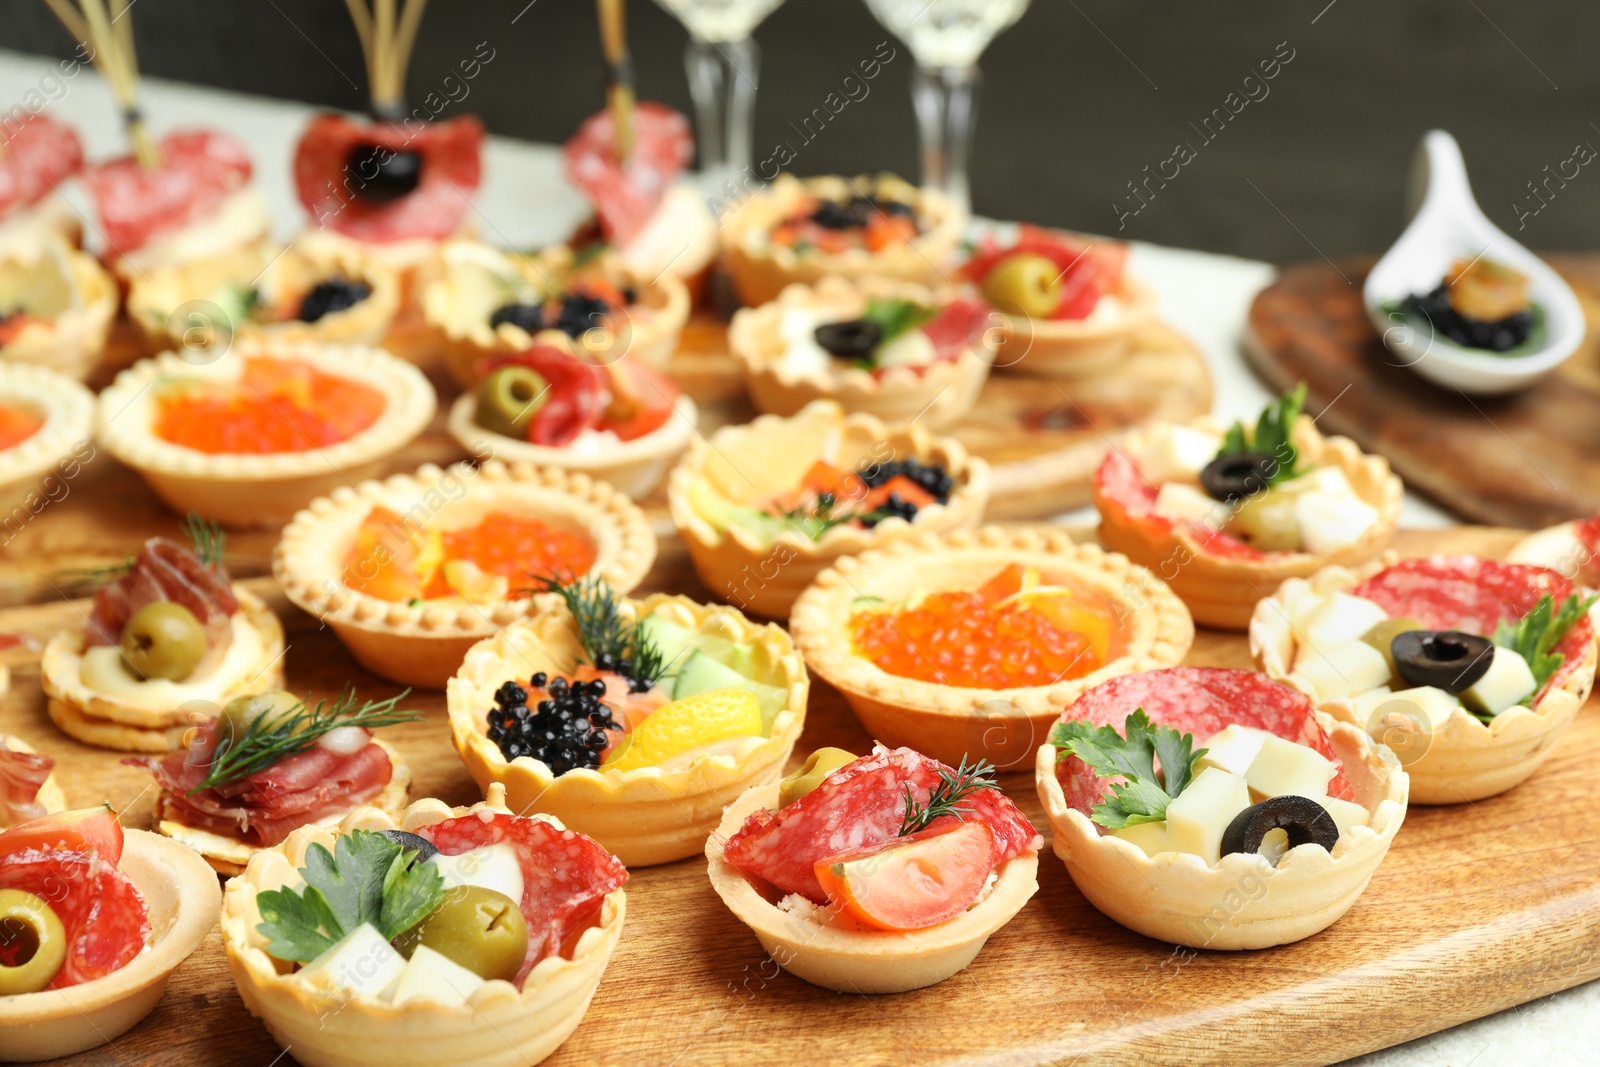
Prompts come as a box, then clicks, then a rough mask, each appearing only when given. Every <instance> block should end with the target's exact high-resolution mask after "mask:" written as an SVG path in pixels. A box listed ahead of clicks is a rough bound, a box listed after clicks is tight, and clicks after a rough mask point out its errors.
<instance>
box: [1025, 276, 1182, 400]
mask: <svg viewBox="0 0 1600 1067" xmlns="http://www.w3.org/2000/svg"><path fill="white" fill-rule="evenodd" d="M1111 295H1113V296H1115V297H1116V298H1117V299H1118V300H1120V301H1122V304H1123V306H1122V309H1121V310H1120V311H1119V312H1118V314H1117V315H1116V317H1115V318H1110V319H1106V320H1103V321H1100V322H1089V321H1085V320H1077V321H1075V320H1072V319H1033V318H1022V317H1018V316H1009V315H1002V316H1001V323H1002V325H1001V327H1000V329H1001V330H1002V332H1003V334H1004V337H1005V342H1004V343H1003V344H1002V345H1001V346H1000V352H1001V353H1002V356H1001V357H1000V358H999V359H998V360H996V361H995V363H994V368H995V370H997V371H1004V372H1007V373H1011V374H1032V375H1044V376H1050V377H1059V378H1078V377H1086V376H1088V375H1091V374H1099V373H1101V372H1103V371H1106V370H1109V369H1111V368H1112V367H1114V366H1115V365H1116V364H1117V363H1119V362H1120V361H1122V360H1123V359H1125V358H1126V357H1127V356H1128V355H1130V354H1131V353H1132V352H1133V349H1134V345H1135V344H1136V343H1137V341H1138V339H1139V334H1140V332H1141V331H1142V330H1144V328H1145V327H1147V326H1148V325H1150V323H1151V322H1153V321H1155V315H1156V294H1155V291H1154V290H1152V289H1150V288H1149V287H1148V286H1146V285H1145V284H1144V283H1143V282H1141V281H1139V280H1138V279H1137V278H1134V277H1132V276H1131V275H1130V274H1128V272H1127V271H1123V274H1122V278H1121V280H1120V281H1119V282H1118V284H1117V288H1116V290H1115V291H1114V292H1113V293H1112V294H1111ZM1009 345H1019V346H1021V347H1023V349H1024V351H1023V353H1022V355H1020V356H1018V357H1016V358H1015V359H1012V358H1011V357H1010V356H1008V355H1004V353H1007V352H1009V351H1010V349H1009V348H1008V347H1007V346H1009Z"/></svg>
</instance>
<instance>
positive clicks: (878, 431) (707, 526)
mask: <svg viewBox="0 0 1600 1067" xmlns="http://www.w3.org/2000/svg"><path fill="white" fill-rule="evenodd" d="M836 432H837V435H838V447H837V448H836V449H835V452H834V454H833V455H832V456H831V458H832V459H834V460H837V461H839V462H840V465H841V466H846V467H849V468H851V469H854V467H855V466H856V465H857V464H858V463H860V462H865V461H867V460H874V459H880V458H881V459H889V458H892V457H893V458H905V457H913V458H916V459H918V460H921V461H923V462H928V461H930V460H932V461H935V462H938V463H941V464H943V465H944V468H945V470H946V471H947V472H949V474H950V477H951V480H952V482H953V483H954V487H953V488H952V489H951V491H950V499H949V502H948V503H946V504H943V505H931V506H929V507H926V508H923V509H922V510H921V511H919V512H918V513H917V519H916V523H915V524H912V523H908V522H906V521H904V520H903V519H900V518H890V519H885V520H884V521H883V522H880V523H878V525H877V526H875V527H873V528H871V529H857V528H855V527H853V526H849V525H845V524H841V525H839V526H835V527H833V528H831V529H829V530H828V531H827V532H825V533H824V534H823V535H822V536H821V537H820V538H818V539H817V540H815V541H811V540H807V539H805V538H803V537H802V536H801V535H799V534H797V533H784V534H783V535H782V536H780V537H779V538H778V539H777V540H776V541H774V542H773V543H771V544H763V543H762V542H761V540H760V538H758V537H757V536H756V535H755V534H753V533H752V532H751V531H749V530H746V529H744V528H743V527H740V526H732V527H729V528H728V529H726V530H722V531H718V530H717V529H716V528H715V527H713V526H712V525H711V523H710V522H709V521H708V520H707V519H706V518H705V517H704V516H703V515H701V514H700V513H699V511H697V510H696V509H695V507H694V505H693V504H692V503H691V500H690V490H691V487H692V486H693V484H694V482H695V481H696V480H697V479H701V478H707V477H709V475H708V474H707V468H708V467H710V466H715V467H717V468H718V469H722V468H725V469H722V470H721V473H722V474H723V475H724V477H723V481H724V482H725V483H726V484H728V485H732V486H743V487H745V488H746V492H745V494H744V496H745V497H746V500H747V501H748V502H750V503H757V502H759V501H760V500H761V499H764V498H765V497H766V496H769V495H771V494H773V493H776V492H780V491H782V490H783V489H786V488H788V487H789V486H791V485H794V484H797V483H798V482H799V481H800V479H801V477H802V476H803V475H804V473H805V469H806V468H807V467H809V466H810V465H811V462H812V460H814V459H816V458H817V457H818V453H819V452H820V451H821V450H822V449H824V448H826V447H828V445H829V442H830V440H831V439H832V438H833V436H834V434H835V433H836ZM797 438H798V441H797ZM752 486H754V488H753V489H751V487H752ZM988 502H989V465H988V464H987V463H986V462H984V461H983V460H982V459H981V458H979V457H977V456H971V455H968V453H967V450H966V449H965V448H964V447H963V446H962V445H961V442H959V441H957V440H956V439H955V438H953V437H936V436H934V435H933V434H931V433H929V432H928V431H927V430H925V429H923V428H922V427H921V426H919V425H916V424H912V425H911V426H908V427H906V428H904V429H898V430H891V429H890V428H889V427H887V426H885V425H884V424H883V423H882V422H881V421H879V420H878V419H876V418H874V417H873V416H871V415H866V414H854V415H848V416H847V415H845V414H844V412H843V410H842V409H841V408H840V407H839V406H838V404H836V403H834V402H832V401H826V400H822V401H816V402H815V403H813V404H808V405H806V407H804V408H802V409H801V410H800V412H799V413H798V414H796V415H794V416H792V417H790V418H787V419H785V418H782V417H781V416H778V415H762V416H759V417H758V418H756V420H755V421H754V422H751V423H748V424H746V425H742V426H724V427H722V428H721V429H719V430H717V431H716V432H715V433H714V434H712V435H711V437H710V439H709V440H708V439H706V438H703V437H698V438H696V439H695V440H693V441H691V442H690V443H689V452H688V454H687V455H686V456H684V458H683V459H682V460H681V461H680V462H679V463H678V465H677V466H676V467H674V468H673V470H672V474H671V476H670V477H669V478H668V479H667V506H668V509H669V510H670V511H671V514H672V523H673V525H674V526H675V527H676V528H677V531H678V535H679V536H680V537H682V538H683V542H684V544H685V546H686V547H687V548H688V550H689V558H690V560H691V562H693V564H694V569H695V571H696V573H698V574H699V575H700V580H701V581H702V582H703V583H705V586H706V588H707V589H709V590H711V592H712V594H713V595H715V596H717V597H719V598H721V599H722V600H726V601H728V602H730V603H733V604H736V605H737V606H738V607H739V608H740V609H741V610H743V611H748V612H754V613H755V614H757V615H761V616H764V617H766V618H769V619H781V618H785V617H787V616H788V614H789V609H790V606H791V605H793V603H794V601H795V598H796V597H798V596H799V595H800V593H801V591H802V590H803V589H805V587H806V586H808V585H810V584H811V581H812V580H813V579H814V578H815V577H816V576H817V574H818V573H819V572H820V571H821V570H822V569H823V568H824V567H826V566H828V565H829V564H831V563H832V562H833V561H834V560H836V559H838V558H839V557H840V556H849V555H855V554H857V553H860V552H864V551H866V550H867V549H869V548H878V547H881V546H883V545H886V544H888V543H889V542H891V541H898V540H903V539H904V538H907V537H911V536H914V535H915V534H917V533H920V532H922V531H930V532H935V533H943V532H948V531H955V530H967V529H971V528H973V527H975V526H977V525H978V522H979V521H980V520H981V519H982V517H983V509H984V507H985V506H986V505H987V504H988Z"/></svg>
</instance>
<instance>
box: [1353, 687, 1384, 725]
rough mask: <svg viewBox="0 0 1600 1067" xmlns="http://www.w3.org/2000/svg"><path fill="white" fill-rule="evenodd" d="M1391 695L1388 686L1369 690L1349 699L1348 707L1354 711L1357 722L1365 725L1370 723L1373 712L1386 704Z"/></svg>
mask: <svg viewBox="0 0 1600 1067" xmlns="http://www.w3.org/2000/svg"><path fill="white" fill-rule="evenodd" d="M1393 695H1394V694H1393V693H1392V692H1391V691H1390V689H1389V687H1388V686H1386V685H1380V686H1378V688H1376V689H1369V690H1367V691H1366V692H1365V693H1359V694H1357V695H1356V696H1354V697H1351V698H1350V706H1351V707H1352V708H1353V709H1354V710H1355V713H1356V716H1357V717H1358V720H1359V721H1360V722H1363V723H1365V722H1368V721H1370V720H1371V718H1372V714H1373V712H1375V711H1377V710H1378V709H1379V708H1381V707H1383V706H1384V704H1386V703H1388V702H1389V698H1390V697H1391V696H1393Z"/></svg>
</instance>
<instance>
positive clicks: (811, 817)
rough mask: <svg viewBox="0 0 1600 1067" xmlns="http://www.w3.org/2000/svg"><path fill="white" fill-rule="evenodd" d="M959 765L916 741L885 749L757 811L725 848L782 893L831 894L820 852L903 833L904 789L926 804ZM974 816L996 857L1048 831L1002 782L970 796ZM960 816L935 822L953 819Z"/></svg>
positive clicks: (1030, 845) (817, 897)
mask: <svg viewBox="0 0 1600 1067" xmlns="http://www.w3.org/2000/svg"><path fill="white" fill-rule="evenodd" d="M941 771H943V772H945V773H947V774H948V773H951V771H952V768H950V767H947V766H945V765H944V764H943V763H940V762H939V761H938V760H935V759H930V758H929V757H927V756H924V755H922V754H921V753H920V752H915V751H913V750H911V749H909V748H897V749H894V750H893V751H886V750H879V751H878V752H875V753H873V754H872V755H870V756H864V757H862V758H861V759H858V760H856V761H855V762H854V763H851V764H849V765H847V766H844V767H841V768H839V769H838V770H837V771H834V772H833V773H832V774H830V775H828V777H827V778H826V779H825V780H824V781H823V783H822V784H821V785H819V786H818V787H817V788H816V789H813V790H812V791H811V792H809V793H807V794H806V795H805V796H803V797H801V798H800V799H799V800H797V801H795V802H794V803H793V804H790V805H789V806H788V807H786V808H784V809H783V810H782V811H758V812H756V813H755V814H753V815H751V816H750V818H749V819H747V820H746V821H745V824H744V825H743V826H742V827H740V828H739V830H738V832H737V833H735V834H734V835H733V836H732V837H730V838H728V841H727V844H726V845H725V846H724V848H723V855H724V856H726V857H727V859H728V862H729V863H731V864H733V865H734V866H735V867H737V868H739V870H741V871H743V872H744V873H745V874H746V875H748V876H750V877H753V878H759V879H761V880H763V881H765V882H767V883H769V884H770V885H772V886H773V887H774V888H776V889H778V890H779V891H781V892H783V893H799V894H800V895H801V896H803V897H806V898H807V899H808V900H812V901H815V902H816V903H818V904H824V903H826V902H827V900H828V896H827V894H826V893H824V892H823V891H822V886H821V885H820V884H819V883H818V882H817V876H816V874H815V872H814V871H813V870H812V867H813V865H814V864H815V863H816V862H817V861H818V860H823V859H827V858H828V857H829V856H834V855H837V854H839V853H840V852H843V851H845V850H846V849H852V848H859V847H862V846H866V845H881V844H883V843H884V842H886V841H890V840H893V839H894V838H896V837H898V836H900V822H901V818H902V817H903V815H904V813H905V795H906V791H907V789H909V790H910V793H911V796H912V798H913V799H914V800H915V801H916V802H917V803H919V804H922V803H926V802H927V799H928V792H929V790H930V789H932V788H933V787H934V786H936V785H938V784H939V775H940V772H941ZM962 805H963V806H964V807H966V808H967V809H968V810H969V814H967V815H966V816H965V817H966V818H967V819H981V820H982V821H983V822H985V823H987V824H988V826H989V828H990V829H991V830H993V831H994V838H995V865H996V866H999V865H1000V864H1002V863H1004V862H1006V861H1007V860H1009V859H1010V858H1011V857H1013V856H1016V855H1019V854H1021V853H1023V852H1026V851H1027V850H1029V849H1037V848H1038V847H1039V846H1040V845H1041V844H1043V840H1044V839H1043V838H1041V837H1040V836H1039V834H1038V833H1037V832H1035V830H1034V828H1033V824H1032V823H1030V822H1028V818H1027V816H1025V815H1023V814H1022V812H1020V811H1018V810H1017V806H1016V805H1015V804H1013V803H1012V802H1011V801H1010V800H1009V799H1008V798H1007V797H1006V795H1005V794H1004V793H1001V792H1000V791H999V790H998V789H984V790H980V791H979V792H976V793H972V794H970V795H969V796H967V797H966V798H965V799H964V800H963V801H962ZM955 821H956V820H955V817H954V816H947V817H946V818H943V819H939V820H936V821H935V822H934V823H933V827H940V826H948V825H953V824H954V822H955Z"/></svg>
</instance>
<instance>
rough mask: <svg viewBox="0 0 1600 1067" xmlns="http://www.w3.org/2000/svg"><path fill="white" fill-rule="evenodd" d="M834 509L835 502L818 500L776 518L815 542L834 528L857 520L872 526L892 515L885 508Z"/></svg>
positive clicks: (836, 505) (791, 509)
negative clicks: (862, 509)
mask: <svg viewBox="0 0 1600 1067" xmlns="http://www.w3.org/2000/svg"><path fill="white" fill-rule="evenodd" d="M836 507H838V503H837V502H836V501H832V500H828V499H819V500H818V501H817V502H816V504H815V505H813V506H812V507H811V508H810V509H806V508H790V509H789V510H788V511H785V512H784V513H783V514H781V515H779V516H778V518H780V519H782V520H783V522H784V524H785V525H786V526H788V527H789V528H790V529H791V530H794V531H795V532H796V533H798V534H801V535H802V536H804V537H806V538H808V539H810V540H812V541H815V540H817V539H818V538H820V537H821V536H822V535H823V534H825V533H827V532H828V531H829V530H831V529H833V528H834V527H835V526H843V525H844V524H845V523H847V522H855V521H856V520H857V519H859V520H861V521H862V522H864V523H866V524H867V525H868V526H872V525H874V524H875V523H879V522H882V521H883V520H884V519H887V518H888V517H889V516H890V515H891V514H892V512H890V511H888V510H887V509H885V508H874V509H872V510H871V511H835V510H834V508H836Z"/></svg>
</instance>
